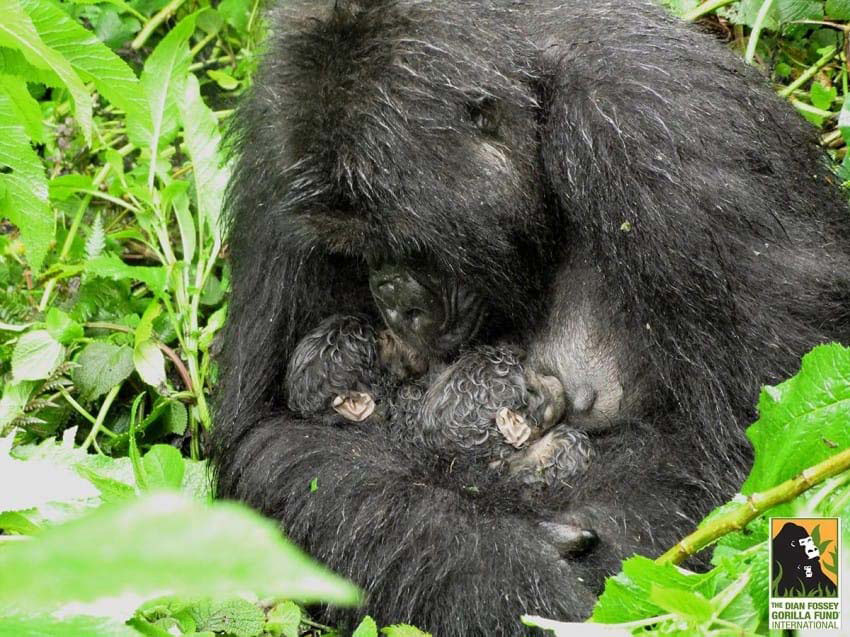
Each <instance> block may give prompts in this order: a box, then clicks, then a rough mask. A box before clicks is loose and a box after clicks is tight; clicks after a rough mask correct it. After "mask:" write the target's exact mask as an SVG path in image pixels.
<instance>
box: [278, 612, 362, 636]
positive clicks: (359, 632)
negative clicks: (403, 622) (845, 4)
mask: <svg viewBox="0 0 850 637" xmlns="http://www.w3.org/2000/svg"><path fill="white" fill-rule="evenodd" d="M286 637H291V636H290V635H287V636H286ZM351 637H378V625H377V624H376V623H375V620H374V619H372V618H371V617H369V616H368V615H366V617H364V618H363V621H362V622H360V625H359V626H357V629H356V630H355V631H354V633H353V634H352V635H351Z"/></svg>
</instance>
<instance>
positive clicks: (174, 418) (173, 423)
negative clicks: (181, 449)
mask: <svg viewBox="0 0 850 637" xmlns="http://www.w3.org/2000/svg"><path fill="white" fill-rule="evenodd" d="M188 424H189V413H188V412H187V411H186V406H185V405H184V404H183V403H178V402H177V401H172V402H170V403H169V405H168V407H167V408H166V410H165V430H166V432H167V433H170V434H176V435H178V436H182V435H183V434H184V433H186V425H188Z"/></svg>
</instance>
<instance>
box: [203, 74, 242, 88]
mask: <svg viewBox="0 0 850 637" xmlns="http://www.w3.org/2000/svg"><path fill="white" fill-rule="evenodd" d="M207 75H208V76H209V77H210V79H211V80H213V81H214V82H215V83H216V84H218V85H219V86H220V87H221V88H223V89H224V90H225V91H232V90H234V89H237V88H239V81H238V80H237V79H236V78H235V77H233V76H232V75H230V74H229V73H226V72H224V71H220V70H217V69H210V70H209V71H207Z"/></svg>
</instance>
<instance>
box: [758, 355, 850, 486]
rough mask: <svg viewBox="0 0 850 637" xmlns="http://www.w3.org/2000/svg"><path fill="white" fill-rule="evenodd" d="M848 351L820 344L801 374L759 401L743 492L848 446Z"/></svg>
mask: <svg viewBox="0 0 850 637" xmlns="http://www.w3.org/2000/svg"><path fill="white" fill-rule="evenodd" d="M848 422H850V349H848V348H845V347H842V346H840V345H821V346H819V347H816V348H815V349H813V350H812V351H811V352H809V353H808V354H806V356H804V357H803V362H802V367H801V369H800V372H799V373H798V374H797V375H796V376H794V377H793V378H791V379H789V380H787V381H785V382H784V383H781V384H780V385H777V386H775V387H765V388H764V390H763V391H762V393H761V398H760V399H759V419H758V420H757V421H756V422H755V423H754V424H753V425H752V426H751V427H750V428H749V429H748V430H747V436H748V437H749V439H750V441H751V442H752V443H753V447H754V449H755V462H754V463H753V468H752V471H751V472H750V476H749V477H748V478H747V480H746V482H745V483H744V485H743V487H742V488H741V492H742V493H744V494H747V495H749V494H751V493H755V492H758V491H763V490H765V489H769V488H770V487H772V486H775V485H777V484H779V483H780V482H782V481H784V480H788V479H789V478H792V477H793V476H795V475H796V474H798V473H799V472H800V471H802V470H803V469H805V468H807V467H810V466H812V465H814V464H817V463H818V462H821V461H822V460H825V459H826V458H828V457H829V456H831V455H833V454H835V453H836V451H837V450H841V449H846V448H847V447H850V427H848V426H847V423H848Z"/></svg>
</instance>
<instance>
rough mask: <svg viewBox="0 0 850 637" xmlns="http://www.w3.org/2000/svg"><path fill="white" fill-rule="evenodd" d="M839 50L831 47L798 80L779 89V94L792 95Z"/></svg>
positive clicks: (782, 95)
mask: <svg viewBox="0 0 850 637" xmlns="http://www.w3.org/2000/svg"><path fill="white" fill-rule="evenodd" d="M837 52H838V50H837V49H836V48H835V47H834V46H831V47H829V49H828V50H827V52H826V53H824V54H823V55H822V56H821V57H820V59H819V60H818V61H817V62H815V63H814V64H813V65H812V66H810V67H809V68H807V69H806V70H805V71H803V72H802V73H801V74H800V77H798V78H797V79H796V80H794V81H793V82H791V83H790V84H789V85H788V86H786V87H785V88H783V89H782V90H781V91H779V93H778V94H779V96H780V97H788V96H789V95H791V93H793V92H794V91H796V90H797V89H798V88H800V87H801V86H803V84H805V83H806V82H808V81H809V80H810V79H812V78H813V77H814V76H815V73H817V72H818V71H820V70H821V69H822V68H823V67H825V66H826V65H827V64H828V63H829V61H830V60H832V58H834V57H835V54H836V53H837Z"/></svg>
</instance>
